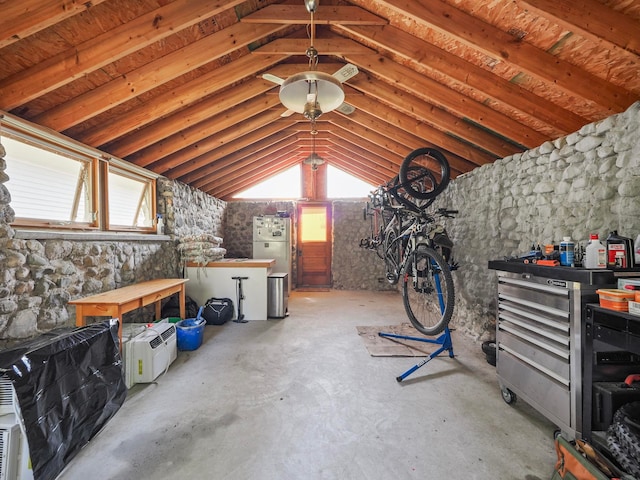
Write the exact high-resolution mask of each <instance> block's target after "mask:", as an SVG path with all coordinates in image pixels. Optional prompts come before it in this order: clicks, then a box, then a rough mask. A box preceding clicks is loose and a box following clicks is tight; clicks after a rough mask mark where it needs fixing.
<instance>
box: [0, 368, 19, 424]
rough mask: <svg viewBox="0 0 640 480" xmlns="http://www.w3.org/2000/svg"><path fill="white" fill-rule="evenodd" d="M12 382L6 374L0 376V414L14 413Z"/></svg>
mask: <svg viewBox="0 0 640 480" xmlns="http://www.w3.org/2000/svg"><path fill="white" fill-rule="evenodd" d="M14 402H15V394H14V391H13V384H12V383H11V380H9V379H8V378H7V377H6V376H4V375H2V376H0V415H7V414H9V413H15V412H16V410H15V407H14Z"/></svg>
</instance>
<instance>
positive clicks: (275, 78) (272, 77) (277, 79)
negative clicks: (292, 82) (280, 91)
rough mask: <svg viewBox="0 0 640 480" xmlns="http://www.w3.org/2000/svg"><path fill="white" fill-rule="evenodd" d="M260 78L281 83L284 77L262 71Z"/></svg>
mask: <svg viewBox="0 0 640 480" xmlns="http://www.w3.org/2000/svg"><path fill="white" fill-rule="evenodd" d="M262 78H264V79H265V80H267V81H269V82H273V83H276V84H278V85H282V84H283V83H284V79H283V78H280V77H276V76H275V75H272V74H270V73H263V74H262Z"/></svg>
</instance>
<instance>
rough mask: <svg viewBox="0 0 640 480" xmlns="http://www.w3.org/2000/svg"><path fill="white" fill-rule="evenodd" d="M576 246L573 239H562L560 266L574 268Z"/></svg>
mask: <svg viewBox="0 0 640 480" xmlns="http://www.w3.org/2000/svg"><path fill="white" fill-rule="evenodd" d="M574 254H575V244H574V243H573V242H572V241H571V237H562V241H561V242H560V265H563V266H565V267H573V266H574Z"/></svg>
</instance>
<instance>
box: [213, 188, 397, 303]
mask: <svg viewBox="0 0 640 480" xmlns="http://www.w3.org/2000/svg"><path fill="white" fill-rule="evenodd" d="M332 205H333V207H332V211H333V252H332V265H331V270H332V274H333V287H334V288H336V289H340V290H388V289H390V288H391V289H393V288H394V287H391V286H390V285H389V284H388V283H387V282H386V280H384V263H383V262H382V260H380V259H379V258H378V257H377V256H376V254H375V252H373V251H372V250H364V249H362V248H360V247H359V246H358V244H359V241H360V239H361V238H364V237H367V236H369V235H370V227H369V222H368V221H365V220H364V219H363V216H362V208H363V207H364V199H363V200H336V201H333V202H332ZM296 208H297V204H296V202H267V201H265V202H257V201H233V202H229V203H228V204H227V209H226V220H225V233H226V237H225V243H224V246H225V248H226V249H227V256H228V257H251V256H252V254H253V253H252V243H253V217H254V216H257V215H274V214H275V213H277V212H278V211H285V212H288V213H289V214H290V216H291V218H292V222H291V224H292V229H293V233H292V248H291V250H292V274H291V275H292V277H293V279H292V282H293V283H292V286H294V287H295V279H296V272H297V271H296V258H295V252H296V225H297V222H296V215H297V210H296Z"/></svg>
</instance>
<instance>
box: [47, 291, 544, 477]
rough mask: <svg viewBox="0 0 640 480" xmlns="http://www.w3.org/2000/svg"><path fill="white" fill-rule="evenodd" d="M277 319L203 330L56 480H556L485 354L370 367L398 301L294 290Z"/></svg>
mask: <svg viewBox="0 0 640 480" xmlns="http://www.w3.org/2000/svg"><path fill="white" fill-rule="evenodd" d="M289 310H290V312H291V315H290V316H289V317H288V318H286V319H282V320H269V321H253V322H249V323H245V324H239V323H232V322H229V323H227V324H225V325H223V326H219V327H217V326H208V327H206V329H205V339H204V343H203V345H202V346H201V347H200V348H199V349H198V350H196V351H193V352H179V354H178V360H177V361H176V362H175V363H174V364H173V365H172V366H171V368H170V369H169V371H168V372H167V373H166V374H165V375H164V376H162V377H160V378H159V379H158V381H157V382H156V383H154V384H149V385H136V386H134V387H133V388H132V389H131V390H130V391H129V396H128V398H127V401H126V402H125V404H124V405H123V407H122V408H121V409H120V411H119V412H118V413H117V414H116V416H115V417H114V418H113V419H112V420H111V421H110V422H109V423H108V424H107V426H106V427H105V428H104V430H103V431H102V432H101V433H100V434H99V435H98V436H97V437H96V438H95V439H94V440H93V441H92V442H91V443H90V444H89V445H88V446H87V447H86V448H84V449H83V451H82V452H81V453H80V454H79V455H78V456H77V457H76V458H75V459H74V460H73V461H72V462H71V464H70V465H69V466H68V467H67V469H66V470H65V471H64V472H63V473H62V475H61V476H60V477H59V479H60V480H71V479H74V480H75V479H96V480H105V479H121V480H122V479H125V480H128V479H136V480H145V479H149V480H151V479H153V480H161V479H190V480H191V479H207V480H211V479H224V480H253V479H256V480H270V479H274V480H275V479H278V480H283V479H305V480H306V479H336V480H350V479H358V480H359V479H368V480H378V479H380V480H386V479H394V480H403V479H421V480H425V479H427V480H428V479H439V478H453V479H465V480H473V479H477V480H484V479H486V480H489V479H491V480H495V479H500V480H509V479H525V480H541V479H549V478H551V474H552V470H553V465H554V463H555V453H554V450H553V439H552V438H553V430H554V426H553V425H552V424H551V423H549V422H548V421H546V420H545V419H544V418H542V417H541V416H540V415H539V414H537V412H535V411H534V410H533V409H531V408H530V407H529V406H528V405H527V404H526V403H524V402H522V401H518V402H516V403H515V404H513V405H511V406H509V405H507V404H506V403H504V401H503V400H502V398H501V395H500V391H499V388H498V384H497V381H496V374H495V368H494V367H492V366H491V365H489V364H488V363H487V362H486V361H485V358H484V355H483V354H482V352H481V349H480V345H479V343H476V342H473V341H472V340H470V339H469V338H467V337H463V336H462V335H457V334H456V333H455V332H454V334H453V345H454V351H455V354H456V357H455V358H454V359H450V358H449V357H448V356H447V355H444V356H442V357H438V358H436V359H434V360H432V361H431V362H430V363H428V364H427V365H425V366H424V367H422V368H421V369H419V370H418V371H417V372H415V373H413V374H412V375H411V376H409V377H408V378H407V379H406V380H405V381H404V382H402V383H397V382H396V380H395V378H396V376H398V375H399V374H401V373H403V372H404V371H406V370H407V369H408V368H409V367H411V366H412V365H413V364H415V363H416V362H417V361H416V359H413V358H389V357H386V358H382V357H371V356H370V355H369V354H368V352H367V351H366V349H365V347H364V344H363V341H362V339H361V338H360V337H359V336H358V334H357V332H356V326H358V325H393V324H398V323H403V322H406V321H407V319H406V316H405V313H404V309H403V307H402V300H401V297H400V296H399V295H398V294H395V293H392V292H384V293H381V292H360V291H358V292H353V291H330V292H313V293H309V292H305V293H302V292H293V293H292V297H291V298H290V303H289Z"/></svg>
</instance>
